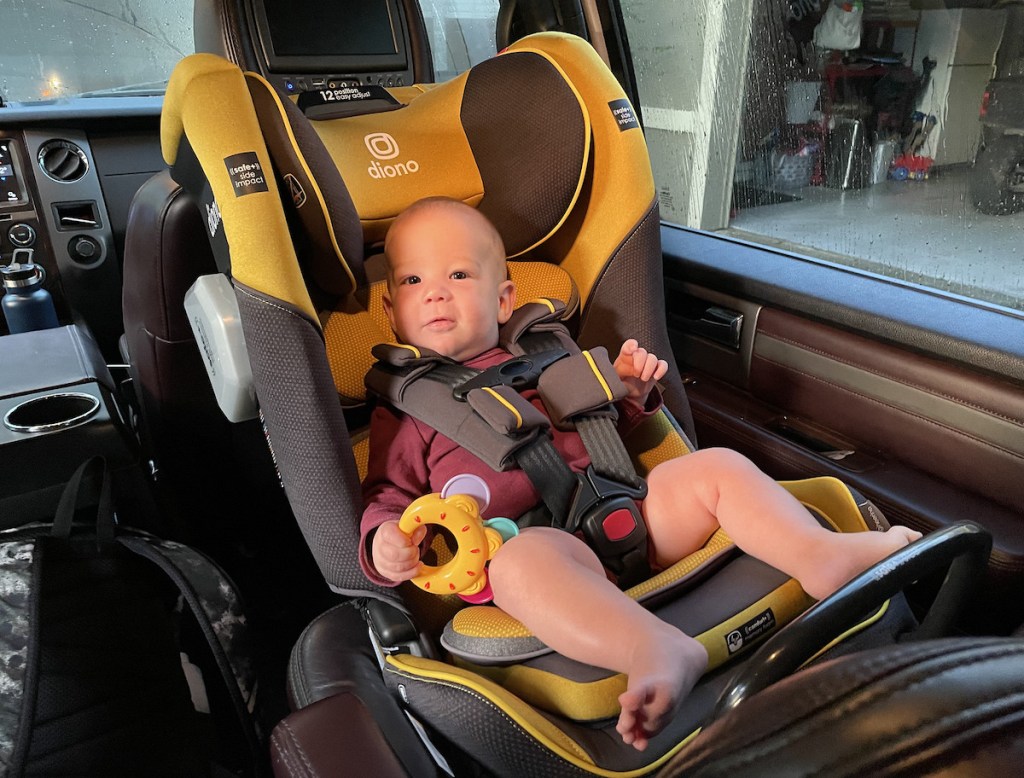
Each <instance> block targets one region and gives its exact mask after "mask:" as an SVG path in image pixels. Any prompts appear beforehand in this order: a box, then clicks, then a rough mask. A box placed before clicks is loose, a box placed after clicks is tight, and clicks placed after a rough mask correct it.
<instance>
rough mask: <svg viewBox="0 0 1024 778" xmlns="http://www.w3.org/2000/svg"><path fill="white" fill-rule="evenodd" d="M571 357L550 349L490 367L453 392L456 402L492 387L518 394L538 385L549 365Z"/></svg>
mask: <svg viewBox="0 0 1024 778" xmlns="http://www.w3.org/2000/svg"><path fill="white" fill-rule="evenodd" d="M567 356H569V351H568V350H567V349H564V348H555V349H549V350H548V351H541V352H538V353H536V354H527V355H524V356H521V357H515V358H513V359H510V360H508V361H507V362H502V363H501V364H500V365H495V366H494V367H489V368H487V369H486V370H484V371H483V372H482V373H479V374H477V375H475V376H473V377H472V378H469V379H467V380H465V381H463V382H462V383H461V384H459V385H458V386H456V387H455V388H454V389H453V390H452V394H453V395H454V396H455V399H456V400H461V401H462V402H465V401H466V395H467V394H468V393H469V392H470V391H471V390H473V389H483V388H485V387H490V386H511V387H512V388H513V389H515V390H516V391H517V392H518V391H522V390H523V389H530V388H532V387H534V386H536V385H537V379H539V378H540V374H541V373H543V372H544V370H545V368H547V367H548V365H551V364H553V363H554V362H557V361H558V360H560V359H562V358H563V357H567Z"/></svg>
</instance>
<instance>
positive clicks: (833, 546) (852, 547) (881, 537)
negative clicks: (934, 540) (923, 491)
mask: <svg viewBox="0 0 1024 778" xmlns="http://www.w3.org/2000/svg"><path fill="white" fill-rule="evenodd" d="M920 537H921V533H920V532H917V531H915V530H912V529H910V528H909V527H900V526H895V527H892V528H890V529H888V530H886V531H885V532H875V531H871V532H851V533H844V534H835V535H832V536H831V537H830V538H829V541H830V542H829V544H828V546H827V547H826V548H825V549H823V551H824V552H825V556H823V557H822V559H821V564H820V565H817V566H816V568H815V569H814V570H813V571H812V572H810V573H808V574H806V575H804V576H803V577H802V578H801V579H800V585H801V586H802V587H803V589H804V591H805V592H807V593H808V594H809V595H811V597H814V598H815V599H816V600H820V599H823V598H824V597H827V596H828V595H830V594H832V592H834V591H835V590H836V589H838V588H839V587H841V586H842V585H843V584H845V583H846V582H847V581H849V580H850V579H851V578H853V577H855V576H856V575H858V574H859V573H862V572H864V571H865V570H867V569H868V568H869V567H871V566H872V565H874V564H876V563H878V562H881V561H882V560H883V559H885V558H886V557H887V556H889V554H892V553H894V552H896V551H899V550H900V549H901V548H903V547H904V546H905V545H907V544H908V543H913V542H914V541H915V540H918V539H919V538H920Z"/></svg>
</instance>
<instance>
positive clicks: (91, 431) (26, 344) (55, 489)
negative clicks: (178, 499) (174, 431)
mask: <svg viewBox="0 0 1024 778" xmlns="http://www.w3.org/2000/svg"><path fill="white" fill-rule="evenodd" d="M0 364H2V365H3V371H2V372H0V461H2V462H3V463H4V466H3V467H2V468H0V529H5V528H7V527H11V526H15V525H18V524H24V523H27V522H29V521H45V520H49V519H52V517H53V514H54V512H55V510H56V507H57V501H58V499H59V497H60V494H61V491H62V489H63V485H64V483H65V482H66V481H67V480H68V478H70V476H71V475H72V473H73V472H74V471H75V469H76V468H77V467H78V465H80V464H81V463H82V462H83V461H84V460H85V459H87V458H89V457H91V456H103V457H104V458H105V459H106V460H107V462H108V464H109V465H110V467H111V469H112V470H113V471H114V472H115V473H116V472H117V471H118V470H122V469H124V468H128V467H134V466H135V464H136V462H137V461H138V455H137V453H136V446H135V442H134V438H133V436H132V434H131V432H130V430H129V429H128V425H127V423H126V420H125V419H123V418H122V416H121V412H120V409H119V407H118V404H117V401H116V389H115V385H114V381H113V379H112V378H111V376H110V373H109V371H108V370H107V367H106V365H105V364H104V362H103V358H102V356H101V354H100V351H99V348H98V347H97V345H96V343H95V341H94V340H93V339H92V337H91V336H90V335H89V334H88V333H87V332H86V331H84V330H83V329H80V328H79V327H76V326H69V327H57V328H54V329H46V330H37V331H34V332H25V333H19V334H15V335H6V336H4V337H0Z"/></svg>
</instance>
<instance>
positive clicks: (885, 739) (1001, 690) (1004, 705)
mask: <svg viewBox="0 0 1024 778" xmlns="http://www.w3.org/2000/svg"><path fill="white" fill-rule="evenodd" d="M1022 692H1024V641H1022V640H1019V639H997V638H990V639H983V638H970V639H967V638H961V639H950V640H939V641H927V642H922V643H911V644H906V645H895V646H890V647H887V648H883V649H878V650H874V651H865V652H863V653H859V654H853V655H850V656H847V657H843V658H841V659H837V660H834V661H831V662H826V663H824V664H822V665H819V666H818V667H815V668H812V669H810V670H807V671H804V672H802V673H798V674H796V675H793V676H791V677H789V678H787V679H786V680H784V681H782V682H780V683H778V684H776V685H774V686H772V687H770V688H768V689H766V690H765V691H763V692H761V693H760V694H758V695H755V696H754V697H752V698H751V699H749V700H747V701H746V702H743V703H741V704H740V705H739V706H737V707H736V708H735V709H733V710H732V711H731V712H730V713H729V714H727V715H726V716H723V717H722V718H720V719H719V720H718V721H716V722H715V723H714V724H712V725H711V726H709V727H707V728H706V729H705V730H704V731H703V732H702V733H701V734H700V736H699V737H698V738H697V739H696V740H695V741H694V742H693V743H692V745H690V746H689V747H688V748H686V749H684V750H683V751H682V752H681V753H680V754H679V755H678V756H677V757H676V758H675V759H673V760H672V761H671V762H670V763H669V765H668V766H667V767H666V769H665V770H664V772H663V773H662V775H665V776H682V775H685V776H687V778H696V776H701V778H704V777H706V776H728V777H729V778H745V777H746V776H750V777H751V778H753V777H754V776H758V777H759V776H764V775H828V776H831V777H832V778H839V776H862V775H870V776H888V775H897V774H898V775H930V776H938V775H943V776H946V775H948V776H953V775H956V776H964V775H1016V774H1017V770H1019V769H1020V764H1021V760H1022V758H1024V727H1021V719H1022V718H1024V714H1022V711H1021V701H1022V699H1024V695H1022Z"/></svg>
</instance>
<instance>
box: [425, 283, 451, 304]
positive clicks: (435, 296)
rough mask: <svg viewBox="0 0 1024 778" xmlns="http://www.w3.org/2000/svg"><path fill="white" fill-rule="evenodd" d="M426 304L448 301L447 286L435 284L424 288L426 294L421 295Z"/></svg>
mask: <svg viewBox="0 0 1024 778" xmlns="http://www.w3.org/2000/svg"><path fill="white" fill-rule="evenodd" d="M423 298H424V300H425V301H426V302H428V303H429V302H436V301H438V300H447V299H448V285H447V284H444V283H435V284H431V285H430V286H428V287H426V293H425V294H424V295H423Z"/></svg>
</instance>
